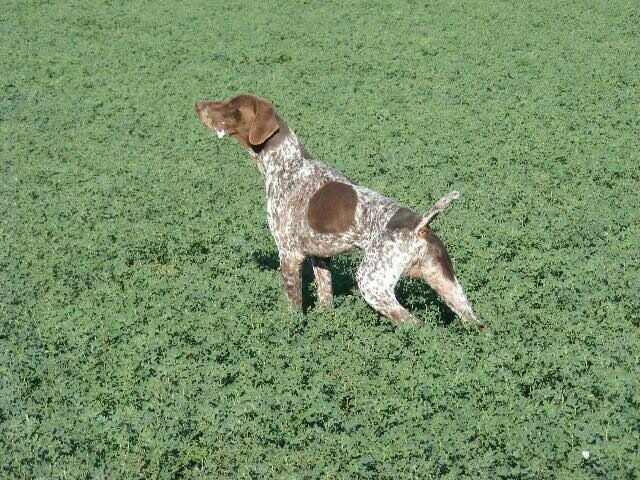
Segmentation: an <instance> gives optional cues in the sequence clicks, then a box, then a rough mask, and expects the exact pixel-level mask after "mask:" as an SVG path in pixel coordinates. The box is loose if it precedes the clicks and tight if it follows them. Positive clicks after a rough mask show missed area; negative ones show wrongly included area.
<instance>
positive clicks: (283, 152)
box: [250, 117, 307, 178]
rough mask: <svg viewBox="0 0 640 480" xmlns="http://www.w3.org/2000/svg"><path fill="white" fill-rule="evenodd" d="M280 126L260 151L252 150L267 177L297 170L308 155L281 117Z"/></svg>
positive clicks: (260, 168)
mask: <svg viewBox="0 0 640 480" xmlns="http://www.w3.org/2000/svg"><path fill="white" fill-rule="evenodd" d="M278 127H279V128H278V131H277V132H276V133H275V134H274V135H273V136H272V137H271V138H269V140H267V141H266V142H265V144H264V146H263V147H262V148H261V149H260V150H259V151H258V152H250V153H251V154H252V156H253V157H254V158H255V160H256V163H257V165H258V169H259V170H260V173H262V176H263V177H265V178H267V177H270V176H272V175H274V174H278V173H280V172H283V171H294V170H297V169H298V168H300V166H301V165H302V161H303V160H304V158H305V157H306V156H307V152H306V150H305V149H304V147H303V146H302V144H301V143H300V141H299V140H298V137H297V136H296V134H295V133H294V132H293V130H291V129H290V128H289V126H288V125H287V124H286V123H285V122H284V120H282V119H281V118H280V117H278Z"/></svg>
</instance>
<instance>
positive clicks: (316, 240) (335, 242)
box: [304, 232, 355, 258]
mask: <svg viewBox="0 0 640 480" xmlns="http://www.w3.org/2000/svg"><path fill="white" fill-rule="evenodd" d="M353 237H354V235H353V234H350V232H345V233H344V234H340V235H335V234H324V233H315V234H312V235H311V237H310V238H307V239H306V240H307V241H305V242H304V250H305V253H306V254H307V255H314V256H316V257H322V258H329V257H334V256H336V255H340V254H341V253H344V252H348V251H350V250H353V248H354V247H355V242H354V238H353Z"/></svg>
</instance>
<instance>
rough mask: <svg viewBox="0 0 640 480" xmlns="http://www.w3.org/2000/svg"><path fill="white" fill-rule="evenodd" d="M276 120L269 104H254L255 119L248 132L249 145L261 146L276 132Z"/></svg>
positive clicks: (260, 102)
mask: <svg viewBox="0 0 640 480" xmlns="http://www.w3.org/2000/svg"><path fill="white" fill-rule="evenodd" d="M278 128H279V127H278V120H277V119H276V111H275V110H274V108H273V105H271V104H270V103H269V102H267V101H265V100H262V99H260V100H258V101H257V102H256V117H255V118H254V119H253V123H252V124H251V130H250V131H249V143H250V144H251V145H262V144H263V143H264V142H266V141H267V140H268V139H269V137H270V136H271V135H273V134H274V133H276V132H277V131H278Z"/></svg>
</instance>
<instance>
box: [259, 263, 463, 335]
mask: <svg viewBox="0 0 640 480" xmlns="http://www.w3.org/2000/svg"><path fill="white" fill-rule="evenodd" d="M360 258H361V257H360V256H358V255H354V254H346V255H341V256H339V257H335V258H332V259H331V277H332V284H333V294H334V296H335V297H340V296H342V295H351V294H355V293H357V291H358V286H357V284H356V280H355V272H356V270H357V268H358V265H359V263H360ZM253 259H254V261H255V262H256V264H257V265H258V267H259V268H260V269H261V270H277V269H278V267H279V266H280V261H279V259H278V254H277V252H254V253H253ZM396 296H397V297H398V300H399V301H400V303H401V304H402V305H404V306H405V307H406V308H407V309H408V310H409V311H411V312H413V313H414V314H417V313H418V312H422V311H424V310H426V309H427V308H430V307H431V306H432V305H437V306H438V309H439V312H440V314H439V315H438V323H439V324H441V325H445V326H446V325H449V324H451V323H452V322H453V321H455V319H456V316H455V314H454V313H453V312H452V311H451V310H449V308H448V307H447V306H446V305H445V304H444V303H443V302H442V301H440V299H438V296H437V295H436V294H435V292H434V291H433V290H432V289H431V288H430V287H429V286H428V285H427V284H426V283H424V282H422V281H419V280H413V279H409V278H405V279H402V280H400V282H399V283H398V286H397V288H396ZM316 300H317V297H316V293H315V286H314V278H313V268H312V267H311V262H310V260H309V259H308V258H307V259H306V260H305V262H304V264H303V266H302V303H303V305H304V311H305V312H306V311H307V310H309V309H310V308H312V307H313V306H314V305H315V303H316Z"/></svg>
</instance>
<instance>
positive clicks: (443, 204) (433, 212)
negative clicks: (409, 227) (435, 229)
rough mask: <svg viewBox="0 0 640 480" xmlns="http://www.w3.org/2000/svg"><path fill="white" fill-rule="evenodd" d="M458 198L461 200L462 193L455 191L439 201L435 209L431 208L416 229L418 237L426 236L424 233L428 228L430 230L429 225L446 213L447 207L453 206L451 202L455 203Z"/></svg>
mask: <svg viewBox="0 0 640 480" xmlns="http://www.w3.org/2000/svg"><path fill="white" fill-rule="evenodd" d="M458 198H460V192H458V191H456V190H454V191H453V192H450V193H448V194H447V195H445V196H444V197H442V198H441V199H440V200H438V201H437V202H436V204H435V205H434V206H433V207H431V208H430V209H429V211H428V212H427V213H425V214H424V216H423V217H422V221H421V222H420V223H419V224H418V226H417V227H416V229H415V232H416V234H418V235H420V234H421V233H423V234H424V231H425V230H426V229H427V228H429V224H430V223H431V221H432V220H434V219H435V218H436V217H437V216H438V215H440V214H441V213H442V212H444V211H445V210H446V209H447V207H448V206H449V205H450V204H451V202H453V201H454V200H457V199H458Z"/></svg>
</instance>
